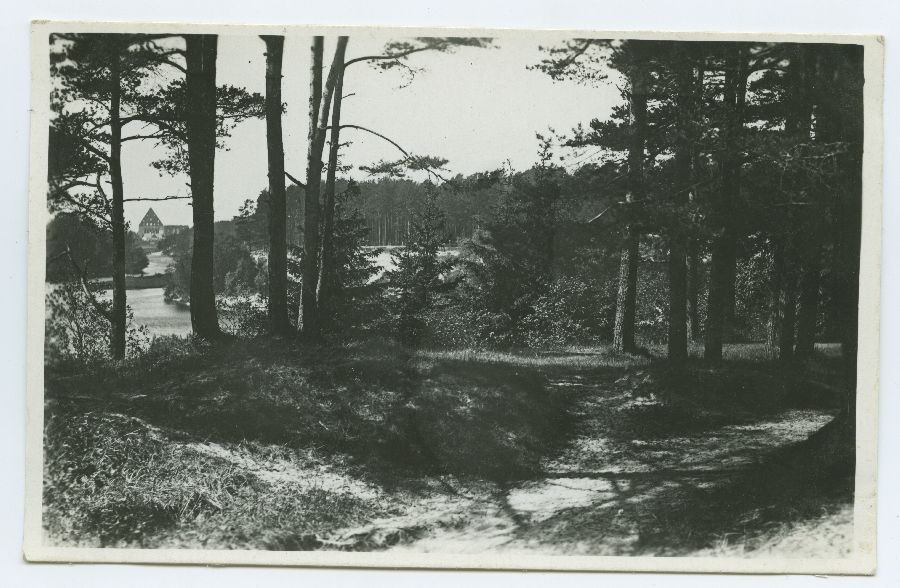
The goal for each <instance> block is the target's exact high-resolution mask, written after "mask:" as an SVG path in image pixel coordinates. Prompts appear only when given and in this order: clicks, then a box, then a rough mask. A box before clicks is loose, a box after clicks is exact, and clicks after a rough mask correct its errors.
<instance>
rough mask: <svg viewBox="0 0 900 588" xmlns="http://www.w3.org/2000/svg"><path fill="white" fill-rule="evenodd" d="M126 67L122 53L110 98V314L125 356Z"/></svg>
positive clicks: (113, 343)
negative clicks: (123, 115) (123, 106)
mask: <svg viewBox="0 0 900 588" xmlns="http://www.w3.org/2000/svg"><path fill="white" fill-rule="evenodd" d="M121 101H122V70H121V56H119V55H116V57H115V58H114V59H113V60H112V64H111V66H110V100H109V129H110V131H109V132H110V137H109V175H110V181H111V183H112V215H111V216H112V218H111V220H112V245H113V251H112V254H113V268H112V269H113V302H112V313H111V315H110V319H111V323H112V325H111V326H112V332H111V334H110V338H109V346H110V355H112V357H113V359H123V358H124V357H125V347H126V328H127V311H126V304H127V302H126V293H125V194H124V185H123V182H122V121H121V114H120V110H121Z"/></svg>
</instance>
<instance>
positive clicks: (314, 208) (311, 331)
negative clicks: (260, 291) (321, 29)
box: [297, 36, 324, 338]
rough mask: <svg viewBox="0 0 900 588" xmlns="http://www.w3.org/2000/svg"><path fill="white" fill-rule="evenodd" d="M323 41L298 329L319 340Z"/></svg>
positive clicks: (314, 49)
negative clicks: (317, 297)
mask: <svg viewBox="0 0 900 588" xmlns="http://www.w3.org/2000/svg"><path fill="white" fill-rule="evenodd" d="M323 44H324V43H323V39H322V37H320V36H316V37H313V41H312V46H311V48H310V83H309V135H308V137H307V152H306V187H305V189H304V208H303V265H302V268H301V277H300V280H301V285H300V312H299V314H298V318H297V328H298V330H299V331H300V333H301V334H303V335H305V336H307V337H309V338H316V337H317V335H318V326H317V325H316V291H315V288H313V287H312V284H314V283H316V280H317V276H316V265H317V263H316V256H317V255H318V254H319V189H320V185H321V182H322V155H321V151H319V152H318V153H317V152H316V146H317V144H318V131H319V108H320V106H321V102H322V51H323Z"/></svg>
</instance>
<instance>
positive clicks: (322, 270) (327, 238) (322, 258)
mask: <svg viewBox="0 0 900 588" xmlns="http://www.w3.org/2000/svg"><path fill="white" fill-rule="evenodd" d="M347 42H348V38H347V37H339V38H338V45H337V49H336V50H335V57H334V63H333V65H332V67H337V68H338V69H337V73H336V77H335V83H334V106H333V107H332V110H331V137H330V145H329V148H328V171H327V172H326V174H325V207H324V218H323V222H322V249H321V253H320V255H319V282H318V285H317V287H316V305H317V306H318V308H319V309H322V308H323V305H325V304H327V300H328V296H329V295H330V292H329V290H330V288H331V287H332V286H333V285H334V275H333V273H334V268H333V262H334V260H333V259H332V258H333V256H334V206H335V204H334V189H335V188H334V186H335V182H336V179H337V166H338V153H339V152H340V149H341V104H342V103H343V95H342V93H343V91H344V55H345V54H346V48H347Z"/></svg>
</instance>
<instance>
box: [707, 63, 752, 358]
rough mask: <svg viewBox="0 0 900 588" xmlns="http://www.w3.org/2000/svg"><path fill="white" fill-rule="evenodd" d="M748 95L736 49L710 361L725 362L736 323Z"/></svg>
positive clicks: (727, 95)
mask: <svg viewBox="0 0 900 588" xmlns="http://www.w3.org/2000/svg"><path fill="white" fill-rule="evenodd" d="M746 95H747V61H746V57H745V55H744V50H743V49H742V48H739V47H736V48H734V49H733V50H731V51H730V52H729V53H728V55H727V57H726V64H725V89H724V93H723V102H724V104H725V109H726V112H725V116H726V120H725V124H724V125H723V131H724V132H723V135H724V137H723V139H724V140H723V142H724V145H723V150H722V161H721V162H720V166H719V167H720V170H721V174H722V191H721V192H720V193H719V197H718V199H717V201H716V205H715V208H714V214H715V216H716V217H717V218H718V222H719V224H720V226H721V232H720V233H719V234H718V235H717V236H716V237H715V238H714V239H713V243H712V263H711V265H710V274H709V292H708V293H707V299H706V327H705V332H704V351H703V356H704V358H706V359H707V360H710V361H719V360H721V359H722V345H723V343H724V341H725V339H726V338H730V336H731V330H732V324H733V320H734V280H735V273H736V264H737V233H738V231H737V221H736V219H735V215H736V214H737V212H736V211H735V210H734V202H735V200H737V199H738V197H739V195H740V181H741V177H740V169H741V164H740V159H739V157H740V156H739V153H738V148H739V141H740V136H741V134H742V130H743V126H744V104H745V102H746Z"/></svg>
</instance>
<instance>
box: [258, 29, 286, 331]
mask: <svg viewBox="0 0 900 588" xmlns="http://www.w3.org/2000/svg"><path fill="white" fill-rule="evenodd" d="M262 39H263V41H265V43H266V146H267V151H268V155H269V263H268V267H269V332H270V333H272V334H273V335H286V334H288V333H289V332H290V330H291V328H290V321H289V319H288V310H287V203H286V196H285V185H284V143H283V139H282V133H281V61H282V56H283V54H284V37H282V36H275V35H264V36H263V37H262Z"/></svg>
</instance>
